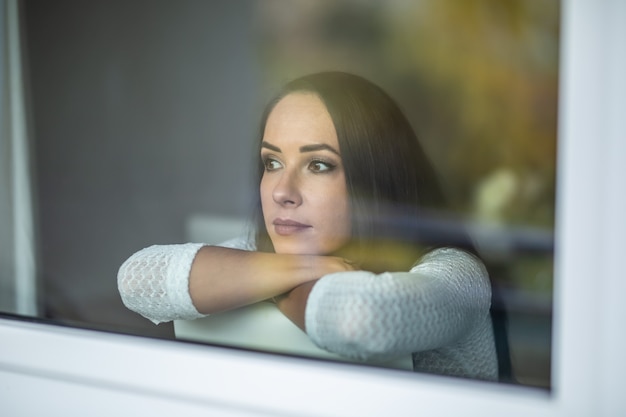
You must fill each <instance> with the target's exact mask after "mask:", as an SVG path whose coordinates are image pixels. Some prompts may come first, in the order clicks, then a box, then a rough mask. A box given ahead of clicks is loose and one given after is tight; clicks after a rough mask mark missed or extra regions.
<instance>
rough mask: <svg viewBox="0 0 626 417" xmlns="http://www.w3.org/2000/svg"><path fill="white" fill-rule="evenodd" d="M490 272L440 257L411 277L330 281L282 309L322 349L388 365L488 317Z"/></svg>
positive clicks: (355, 276) (347, 276) (468, 261)
mask: <svg viewBox="0 0 626 417" xmlns="http://www.w3.org/2000/svg"><path fill="white" fill-rule="evenodd" d="M490 299H491V289H490V284H489V279H488V276H487V273H486V270H485V268H484V266H483V265H482V263H481V262H480V261H479V260H478V259H476V258H474V257H473V256H472V255H470V254H467V253H465V252H463V251H460V250H456V249H439V250H436V251H434V252H432V253H430V254H428V255H427V256H425V257H424V259H423V261H422V262H420V264H418V265H417V266H416V267H414V268H413V269H412V270H411V272H394V273H384V274H380V275H376V274H373V273H370V272H366V271H352V272H344V273H336V274H331V275H329V276H326V277H323V278H322V279H321V280H319V281H317V282H311V283H306V284H304V285H301V286H299V287H297V288H295V289H294V290H292V291H291V292H290V293H289V294H288V295H287V296H285V297H281V299H280V300H279V302H278V306H279V308H280V309H281V311H282V312H283V314H285V315H286V316H287V317H289V318H290V319H291V320H292V321H293V322H294V323H296V324H298V325H299V326H300V327H301V328H303V329H305V330H306V332H307V334H308V335H309V337H310V338H311V339H312V340H313V342H314V343H315V344H316V345H318V346H319V347H321V348H323V349H325V350H328V351H331V352H334V353H337V354H340V355H342V356H346V357H350V358H355V359H362V360H368V359H388V358H392V357H394V356H399V355H404V354H409V353H412V352H417V351H425V350H430V349H435V348H439V347H442V346H449V345H451V344H453V343H455V342H456V341H458V340H460V339H462V338H463V337H464V336H466V335H467V334H468V333H469V332H471V331H472V329H474V328H475V327H476V326H477V325H478V324H479V323H482V322H483V321H484V319H485V317H486V316H488V314H489V307H490Z"/></svg>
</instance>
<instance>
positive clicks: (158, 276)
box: [118, 239, 498, 380]
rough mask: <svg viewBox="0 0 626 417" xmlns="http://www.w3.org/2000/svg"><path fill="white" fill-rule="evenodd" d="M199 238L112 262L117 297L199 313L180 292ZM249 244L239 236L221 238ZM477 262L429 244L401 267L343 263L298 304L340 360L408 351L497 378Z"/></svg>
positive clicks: (464, 372) (423, 362) (439, 366)
mask: <svg viewBox="0 0 626 417" xmlns="http://www.w3.org/2000/svg"><path fill="white" fill-rule="evenodd" d="M202 246H203V244H196V243H190V244H184V245H160V246H159V245H157V246H151V247H148V248H145V249H142V250H140V251H139V252H137V253H135V254H134V255H132V256H131V257H130V258H129V259H128V260H126V262H124V264H123V265H122V266H121V267H120V270H119V273H118V288H119V291H120V295H121V297H122V300H123V302H124V304H125V305H126V306H127V307H128V308H129V309H131V310H133V311H135V312H137V313H139V314H141V315H142V316H144V317H146V318H148V319H150V320H152V321H153V322H154V323H160V322H164V321H170V320H175V319H196V318H199V317H203V315H202V314H200V313H199V312H198V311H197V310H196V308H195V307H194V305H193V303H192V301H191V297H190V295H189V288H188V281H189V272H190V269H191V264H192V262H193V259H194V257H195V255H196V253H197V251H198V250H199V249H200V248H201V247H202ZM221 246H225V247H231V248H237V249H244V250H254V247H253V245H251V244H250V243H248V242H246V241H245V240H243V239H234V240H232V241H229V242H226V243H225V244H223V245H221ZM490 302H491V288H490V284H489V279H488V276H487V272H486V270H485V267H484V265H483V264H482V263H481V262H480V261H479V260H478V259H477V258H475V257H474V256H472V255H470V254H468V253H466V252H463V251H461V250H457V249H452V248H443V249H437V250H434V251H432V252H430V253H429V254H427V255H426V256H424V257H423V259H421V261H420V262H419V263H418V264H417V265H416V266H415V267H413V268H412V269H411V270H410V271H409V272H393V273H390V272H386V273H383V274H374V273H371V272H366V271H352V272H341V273H335V274H330V275H327V276H324V277H322V278H321V279H320V280H319V281H318V282H317V283H316V284H315V286H314V287H313V290H312V291H311V294H310V295H309V299H308V302H307V306H306V311H305V323H306V329H307V334H308V336H309V338H310V339H311V340H312V341H313V343H314V344H315V345H317V346H318V347H320V348H322V349H324V350H327V351H329V352H333V353H335V354H338V355H340V356H342V357H345V358H350V359H353V360H354V359H356V360H363V361H381V360H386V359H389V358H394V357H400V356H402V355H406V354H412V356H413V368H414V370H416V371H425V372H432V373H438V374H444V375H455V376H463V377H471V378H480V379H486V380H496V379H497V376H498V366H497V359H496V351H495V343H494V337H493V331H492V325H491V318H490V314H489V307H490Z"/></svg>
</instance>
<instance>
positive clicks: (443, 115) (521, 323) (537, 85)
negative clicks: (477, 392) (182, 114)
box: [258, 0, 560, 386]
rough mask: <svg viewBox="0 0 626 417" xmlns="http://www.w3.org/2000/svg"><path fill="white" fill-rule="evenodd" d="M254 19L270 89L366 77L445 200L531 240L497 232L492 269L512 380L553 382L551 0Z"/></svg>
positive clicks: (467, 215)
mask: <svg viewBox="0 0 626 417" xmlns="http://www.w3.org/2000/svg"><path fill="white" fill-rule="evenodd" d="M258 16H259V32H260V36H259V48H258V50H259V51H260V59H261V62H262V67H263V70H264V77H265V79H264V82H265V85H266V86H267V88H268V91H267V93H268V94H271V91H272V90H273V89H275V88H277V87H278V86H279V85H281V84H283V83H284V82H286V81H287V80H289V79H292V78H295V77H297V76H300V75H302V74H305V73H311V72H315V71H320V70H343V71H348V72H353V73H356V74H360V75H362V76H365V77H366V78H369V79H371V80H372V81H374V82H376V83H377V84H379V85H380V86H381V87H383V88H384V89H385V90H386V91H388V92H389V93H390V94H391V95H392V97H394V98H395V99H396V100H397V101H398V102H399V104H400V105H401V107H402V108H403V109H404V111H405V113H406V114H407V116H408V118H409V120H410V121H411V122H412V123H413V125H414V127H415V129H416V131H417V133H418V135H419V136H420V138H421V140H422V142H423V143H424V146H425V147H426V150H427V151H428V153H429V154H430V156H431V158H432V159H433V161H434V162H435V165H436V167H437V169H438V170H439V172H440V175H441V176H442V179H443V181H444V186H445V187H446V190H447V192H448V194H449V197H450V200H451V203H452V207H451V210H452V211H453V212H454V213H455V214H456V215H460V216H461V217H462V218H464V219H466V220H475V221H477V222H478V224H482V225H486V226H487V229H489V227H491V229H498V227H499V226H505V227H506V229H505V230H509V231H510V230H513V231H514V233H513V234H517V235H516V236H517V237H520V236H521V238H522V239H527V246H526V248H525V249H523V250H520V249H519V248H513V249H511V248H507V243H506V242H505V243H504V244H503V243H502V241H499V240H498V239H492V240H493V242H492V244H493V245H496V246H497V245H499V248H498V249H497V250H496V254H495V256H494V258H493V259H491V260H490V262H491V263H492V267H493V268H492V269H491V273H492V280H494V282H498V283H499V286H501V287H503V288H505V293H506V294H505V296H506V304H507V310H508V311H509V314H510V315H511V316H515V320H514V321H512V322H511V326H513V327H514V328H512V329H511V332H510V333H509V339H510V340H511V343H512V344H511V359H512V361H513V367H514V371H515V373H516V375H517V378H518V380H519V381H520V382H522V383H525V384H530V385H537V386H549V385H550V360H551V348H550V340H551V339H550V338H551V336H550V334H551V311H552V303H551V299H552V288H553V287H552V274H553V273H552V269H553V258H552V232H553V227H554V199H555V175H556V143H557V142H556V136H557V98H558V65H559V61H558V58H559V30H560V28H559V18H560V3H559V1H558V0H507V1H501V0H462V1H458V0H387V1H382V0H380V1H378V0H341V1H336V0H317V1H304V0H302V1H291V2H285V1H280V0H263V1H260V2H259V3H258ZM506 233H509V232H506ZM528 242H530V243H528ZM503 254H504V255H503ZM492 255H493V254H492Z"/></svg>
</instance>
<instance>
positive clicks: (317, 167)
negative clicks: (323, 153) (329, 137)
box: [309, 161, 335, 172]
mask: <svg viewBox="0 0 626 417" xmlns="http://www.w3.org/2000/svg"><path fill="white" fill-rule="evenodd" d="M334 167H335V166H334V165H332V164H329V163H327V162H322V161H312V162H311V163H310V164H309V169H310V170H311V171H313V172H327V171H330V170H332V169H333V168H334Z"/></svg>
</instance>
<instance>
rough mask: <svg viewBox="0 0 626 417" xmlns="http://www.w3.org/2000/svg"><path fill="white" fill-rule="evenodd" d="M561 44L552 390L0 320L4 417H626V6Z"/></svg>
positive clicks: (579, 20)
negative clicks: (53, 416) (182, 416)
mask: <svg viewBox="0 0 626 417" xmlns="http://www.w3.org/2000/svg"><path fill="white" fill-rule="evenodd" d="M561 39H562V40H561V75H560V103H559V111H560V118H559V143H558V178H557V180H558V181H557V182H558V187H557V189H558V192H557V227H556V254H555V263H556V271H555V300H554V326H553V329H554V330H553V356H552V357H553V369H552V378H553V380H552V390H551V391H545V390H541V389H536V388H527V387H517V386H507V385H502V384H494V383H482V382H476V381H469V380H461V379H455V378H446V377H437V376H432V375H422V374H413V373H409V372H406V373H405V372H400V371H391V370H385V369H377V368H369V367H363V366H354V365H349V364H334V363H330V362H324V361H316V360H309V359H297V358H290V357H281V356H277V355H272V354H263V353H254V352H248V351H242V350H236V349H226V348H218V347H212V346H204V345H196V344H191V343H181V342H173V341H163V340H155V339H149V338H143V337H136V336H126V335H118V334H111V333H105V332H99V331H93V330H81V329H76V328H66V327H60V326H54V325H48V324H40V323H36V322H26V321H21V320H11V319H0V413H1V414H2V415H11V416H16V415H17V416H19V415H38V414H44V413H45V414H50V413H51V412H52V414H54V413H55V412H57V411H62V412H63V414H62V415H89V416H101V415H102V416H104V415H107V416H108V415H112V414H113V413H114V412H115V413H116V414H122V415H131V414H140V415H151V416H173V415H179V414H180V413H186V414H185V415H203V416H206V415H214V414H215V415H222V416H224V415H232V416H249V415H302V416H331V415H333V416H336V415H340V416H370V415H372V416H381V415H388V416H404V415H407V416H408V415H411V416H413V415H420V414H422V413H428V415H433V414H435V415H454V416H459V415H462V416H464V417H465V416H468V415H479V416H481V417H482V416H485V415H503V416H504V415H506V416H517V415H519V416H568V417H569V416H578V415H581V416H588V415H594V416H603V415H604V416H614V415H624V413H626V396H625V395H624V394H623V392H622V391H623V385H622V377H623V375H626V359H625V355H624V352H626V332H625V331H624V323H623V322H624V319H626V303H624V302H623V300H621V297H623V296H624V294H626V277H625V276H624V274H623V266H622V265H623V264H624V261H623V258H624V249H626V244H625V243H624V237H626V220H625V218H624V216H625V215H626V186H625V185H624V179H626V121H625V119H626V81H625V76H624V74H626V48H624V44H623V41H624V39H626V2H624V1H621V0H614V1H611V0H607V1H599V0H589V1H584V0H578V1H577V0H571V1H564V2H563V6H562V38H561ZM5 412H6V413H5Z"/></svg>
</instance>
